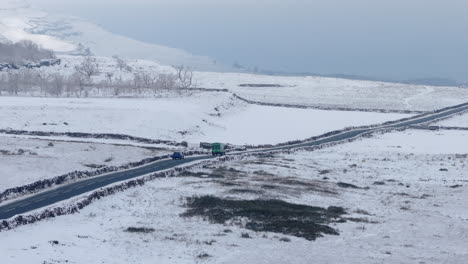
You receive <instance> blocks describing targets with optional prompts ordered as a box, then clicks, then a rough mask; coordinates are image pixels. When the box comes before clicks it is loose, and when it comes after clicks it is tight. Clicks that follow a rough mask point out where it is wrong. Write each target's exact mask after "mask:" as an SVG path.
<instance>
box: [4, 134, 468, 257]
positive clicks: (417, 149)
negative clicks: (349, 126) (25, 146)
mask: <svg viewBox="0 0 468 264" xmlns="http://www.w3.org/2000/svg"><path fill="white" fill-rule="evenodd" d="M466 136H468V132H462V131H444V132H438V133H434V132H431V131H407V132H395V133H391V134H385V135H380V136H377V137H375V138H371V139H364V140H361V141H356V142H353V143H349V144H345V145H339V146H336V147H332V148H327V149H322V150H320V151H315V152H305V151H300V152H296V153H291V154H280V155H275V156H274V157H272V158H269V159H247V160H243V161H232V162H228V163H224V164H223V166H225V167H224V168H221V169H223V171H224V174H225V177H224V178H222V179H220V178H217V179H216V180H214V179H213V178H193V177H178V178H168V179H158V180H155V181H153V182H150V183H148V184H146V185H145V186H143V187H139V188H135V189H132V190H128V191H126V192H123V193H118V194H116V195H113V196H110V197H107V198H105V199H101V200H99V201H96V202H95V203H93V204H92V205H90V206H88V207H86V208H85V209H84V210H82V211H81V213H79V214H77V215H71V216H64V217H58V218H55V219H49V220H45V221H42V222H39V223H37V224H34V225H29V226H23V227H19V228H17V229H15V230H12V231H7V232H2V235H1V236H0V252H1V254H2V259H3V260H4V261H6V262H7V263H11V264H16V263H31V262H34V261H37V262H38V263H42V262H43V261H44V262H45V263H47V262H63V263H64V262H68V263H90V264H92V263H116V264H118V263H122V264H123V263H125V264H128V263H155V262H157V263H231V264H233V263H422V262H424V263H456V264H457V263H459V264H462V263H466V259H467V257H468V253H467V251H466V247H465V245H466V244H467V243H468V229H467V224H466V223H467V221H468V212H467V211H466V210H464V209H465V208H466V206H465V204H466V199H467V198H468V186H467V180H466V169H467V166H468V160H467V156H468V155H467V154H468V152H467V149H468V145H466V144H467V142H466V141H463V139H464V138H466ZM435 149H438V151H435ZM230 168H233V169H235V170H229V169H230ZM441 168H446V169H447V171H440V169H441ZM236 170H237V171H240V172H236ZM326 170H327V172H325V173H324V171H326ZM233 171H234V172H233ZM200 172H204V173H206V175H207V176H209V175H210V174H211V173H220V171H219V166H216V167H215V168H205V169H202V170H200ZM236 173H237V174H236ZM325 177H326V178H325ZM337 182H345V183H350V184H354V185H356V186H359V187H369V189H352V188H340V187H338V186H337ZM376 182H383V184H375V183H376ZM227 183H230V184H231V185H228V184H227ZM232 184H236V186H232ZM456 184H458V185H461V186H459V187H458V188H450V186H453V185H456ZM265 185H269V186H274V187H275V188H263V187H262V186H265ZM239 188H243V189H249V190H252V191H256V192H251V193H250V194H247V193H242V194H240V193H236V192H233V190H234V189H239ZM322 189H323V190H327V191H332V193H330V192H326V193H324V192H322V191H321V190H322ZM194 195H197V196H199V195H216V196H219V197H226V198H230V199H241V198H242V199H257V198H262V199H271V198H274V199H282V200H285V201H288V202H291V203H298V204H306V205H311V206H320V207H327V206H343V207H345V208H346V210H347V211H348V212H349V213H350V216H351V217H356V218H361V219H367V220H368V221H371V222H373V223H366V222H360V223H359V222H352V221H348V222H346V223H340V224H336V225H333V226H332V227H333V228H336V229H338V230H339V232H340V235H339V236H332V235H326V236H325V237H322V238H318V239H317V240H316V241H307V240H305V239H302V238H298V237H293V236H287V235H283V234H276V233H255V232H252V231H249V230H247V229H244V228H242V227H239V226H232V225H230V224H228V223H227V224H226V225H220V224H210V223H209V222H208V221H204V220H203V219H202V218H198V217H195V218H183V217H181V216H180V214H181V213H183V212H184V211H185V208H184V207H183V203H184V198H185V197H189V196H194ZM71 227H73V228H71ZM128 227H147V228H154V229H155V232H153V233H149V234H138V233H128V232H125V231H124V230H125V229H126V228H128ZM227 229H229V230H231V231H232V232H225V230H227ZM242 233H249V235H250V236H251V239H246V238H241V234H242ZM285 237H286V238H289V239H290V240H291V241H290V242H281V241H279V239H280V238H285ZM52 240H56V241H58V244H57V245H54V244H53V243H51V241H52ZM203 254H207V255H208V256H209V257H207V258H200V257H198V256H200V255H203Z"/></svg>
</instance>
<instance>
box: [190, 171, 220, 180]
mask: <svg viewBox="0 0 468 264" xmlns="http://www.w3.org/2000/svg"><path fill="white" fill-rule="evenodd" d="M181 177H194V178H218V179H219V178H224V175H222V174H216V173H211V174H208V173H205V172H192V171H186V172H184V173H183V174H182V175H181Z"/></svg>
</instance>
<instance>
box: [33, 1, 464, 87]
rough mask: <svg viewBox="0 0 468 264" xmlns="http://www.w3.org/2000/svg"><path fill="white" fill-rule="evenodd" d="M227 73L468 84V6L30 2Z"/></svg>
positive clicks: (429, 3)
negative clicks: (221, 66) (201, 58)
mask: <svg viewBox="0 0 468 264" xmlns="http://www.w3.org/2000/svg"><path fill="white" fill-rule="evenodd" d="M29 2H32V3H33V4H34V5H36V6H39V7H42V8H44V9H45V10H48V11H50V12H58V13H66V14H72V15H76V16H80V17H83V18H86V19H89V20H91V21H93V22H95V23H97V24H99V25H101V26H102V27H104V28H106V29H107V30H109V31H112V32H115V33H119V34H122V35H125V36H128V37H132V38H135V39H138V40H142V41H146V42H152V43H157V44H162V45H167V46H171V47H176V48H182V49H185V50H187V51H189V52H191V53H194V54H198V55H208V56H211V57H213V58H216V59H217V60H218V61H220V62H223V63H225V64H228V65H232V64H233V63H234V62H237V63H239V64H242V65H245V66H248V67H250V68H253V67H254V66H257V67H258V68H260V69H265V70H275V71H286V72H313V73H321V74H334V73H341V74H353V75H363V76H370V77H380V78H392V79H400V80H404V79H411V78H426V77H442V78H451V79H455V80H458V81H463V82H468V15H466V14H467V12H468V1H466V0H445V1H440V0H392V1H375V0H287V1H285V0H269V1H267V0H257V1H251V0H236V1H228V0H196V1H195V0H131V1H130V0H120V1H116V0H99V1H96V0H94V1H91V0H81V1H72V0H29Z"/></svg>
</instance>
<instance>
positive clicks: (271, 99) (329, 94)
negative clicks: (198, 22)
mask: <svg viewBox="0 0 468 264" xmlns="http://www.w3.org/2000/svg"><path fill="white" fill-rule="evenodd" d="M195 76H196V79H197V83H198V84H199V85H200V86H201V87H210V88H226V89H229V90H230V91H232V92H234V93H236V94H237V95H239V96H241V97H244V98H246V99H249V100H252V101H258V102H265V103H275V104H294V105H305V106H312V107H332V108H333V107H344V108H361V109H383V110H411V111H429V110H434V109H439V108H443V107H447V106H451V105H456V104H461V103H465V102H467V101H468V89H467V88H458V87H432V86H421V85H407V84H395V83H384V82H373V81H358V80H347V79H336V78H323V77H284V76H265V75H254V74H243V73H223V74H216V73H209V72H206V73H203V72H200V73H198V72H197V74H196V75H195ZM242 84H273V85H280V86H282V87H240V86H239V85H242Z"/></svg>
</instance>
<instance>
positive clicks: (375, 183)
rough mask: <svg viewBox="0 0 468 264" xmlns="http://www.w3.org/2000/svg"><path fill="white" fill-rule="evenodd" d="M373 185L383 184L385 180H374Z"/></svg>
mask: <svg viewBox="0 0 468 264" xmlns="http://www.w3.org/2000/svg"><path fill="white" fill-rule="evenodd" d="M373 184H374V185H385V182H383V181H376V182H374V183H373Z"/></svg>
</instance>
